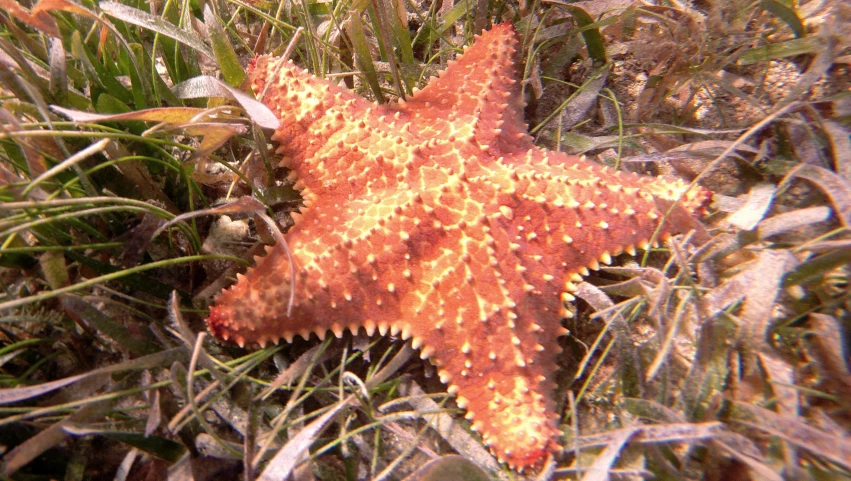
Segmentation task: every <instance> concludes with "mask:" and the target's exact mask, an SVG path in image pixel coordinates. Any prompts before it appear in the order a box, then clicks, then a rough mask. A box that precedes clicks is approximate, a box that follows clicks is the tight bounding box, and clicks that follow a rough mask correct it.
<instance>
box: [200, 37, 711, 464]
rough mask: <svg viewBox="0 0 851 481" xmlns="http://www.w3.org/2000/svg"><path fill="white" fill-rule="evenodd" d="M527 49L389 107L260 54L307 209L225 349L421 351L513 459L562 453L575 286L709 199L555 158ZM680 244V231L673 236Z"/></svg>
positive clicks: (226, 313) (467, 59)
mask: <svg viewBox="0 0 851 481" xmlns="http://www.w3.org/2000/svg"><path fill="white" fill-rule="evenodd" d="M519 48H520V46H519V42H518V39H517V34H516V33H515V31H514V28H513V27H512V26H511V25H508V24H502V25H498V26H495V27H493V29H491V30H490V31H488V32H485V33H484V34H482V35H481V37H479V38H477V39H476V41H475V43H474V44H473V45H472V46H470V47H469V48H466V49H465V51H464V54H463V55H462V56H460V57H459V58H458V59H457V60H456V61H454V62H450V63H449V66H448V68H447V69H446V70H445V71H444V72H442V73H441V74H440V75H439V78H436V79H434V78H433V79H431V81H430V82H429V83H428V85H427V86H426V87H425V88H423V89H422V90H420V91H417V92H415V94H414V95H413V96H412V97H411V98H410V99H409V100H408V101H400V102H399V103H397V104H394V105H386V106H382V105H375V104H373V103H371V102H369V101H367V100H365V99H363V98H361V97H359V96H357V95H355V94H354V93H352V92H350V91H348V90H346V89H343V88H340V87H338V86H336V85H333V84H331V83H330V82H327V81H325V80H322V79H319V78H316V77H314V76H312V75H310V74H309V73H308V72H306V71H305V70H303V69H301V68H299V67H296V66H295V65H293V64H292V63H291V62H285V63H284V64H281V61H279V60H276V59H272V58H268V57H260V58H258V59H257V60H256V62H255V63H254V65H253V73H252V75H253V83H252V88H253V90H254V91H255V92H261V91H263V90H264V89H266V88H268V91H267V94H266V97H265V100H264V102H265V103H266V105H268V106H269V107H270V108H271V109H272V111H273V112H274V113H275V114H276V115H277V116H278V117H279V118H280V120H281V126H280V128H279V129H278V130H277V131H276V132H275V133H274V135H273V137H272V139H273V140H274V141H275V142H276V143H277V144H278V145H279V147H278V150H277V152H278V153H279V154H283V156H284V157H283V161H282V165H284V166H286V167H289V168H290V169H291V171H292V175H293V176H294V178H295V179H296V180H297V182H296V184H295V185H296V187H297V188H298V189H300V190H301V195H302V196H303V199H304V208H303V209H302V211H301V213H300V214H295V215H294V217H295V225H294V226H293V227H292V228H291V229H290V231H289V232H288V233H287V234H286V240H287V243H288V245H289V248H290V249H291V251H292V256H293V259H294V262H295V270H296V273H297V274H296V279H295V286H296V287H295V289H296V292H295V305H294V306H293V310H292V314H291V315H290V316H287V304H288V299H289V293H290V287H289V286H290V280H289V272H290V265H289V262H288V260H287V256H286V254H285V252H284V250H283V248H281V247H280V246H276V247H274V248H267V251H268V253H267V255H266V256H265V257H264V258H260V259H258V260H257V266H256V267H254V268H253V269H251V270H249V272H248V273H247V274H246V275H244V276H238V281H237V283H236V284H235V285H234V286H233V287H231V288H230V289H228V290H225V291H224V292H222V294H221V295H220V296H219V297H218V299H217V300H216V303H215V305H214V306H213V307H212V308H211V310H210V317H209V318H208V319H207V323H208V326H209V329H210V331H211V332H212V333H213V334H214V335H215V336H216V337H218V338H219V339H222V340H229V341H233V342H236V343H238V344H239V345H245V344H259V345H261V346H264V345H266V344H268V343H277V342H279V341H280V340H281V339H283V340H286V341H287V342H289V341H291V340H292V339H293V337H294V336H297V335H300V336H302V337H304V338H307V337H309V336H310V334H311V333H315V334H316V335H318V336H319V337H320V338H324V336H325V334H326V332H327V331H331V332H333V333H334V334H335V335H337V336H341V335H342V333H343V331H344V330H345V329H349V330H351V331H354V332H356V331H357V330H358V329H360V328H364V329H365V331H366V332H367V333H368V334H370V335H372V334H373V333H374V332H375V331H378V332H379V333H381V334H385V333H387V332H391V333H393V334H401V337H402V338H404V339H408V338H411V339H412V344H413V346H414V347H415V348H419V349H421V355H422V357H423V358H428V359H430V360H431V362H433V363H434V364H435V365H436V366H437V367H438V373H439V376H440V379H441V380H442V381H443V382H444V383H447V384H448V385H449V387H448V389H449V391H450V392H452V393H457V403H458V405H459V406H460V407H461V408H465V409H466V411H467V415H466V417H467V418H468V419H470V420H471V421H472V429H474V430H475V431H478V432H479V433H480V434H481V436H482V439H483V441H484V443H485V444H486V445H488V446H489V447H490V448H491V450H492V451H493V452H494V453H495V454H496V455H497V457H498V459H500V460H501V461H503V462H505V463H507V464H508V465H509V466H510V467H512V468H515V469H524V468H529V467H533V466H535V465H536V464H538V463H539V462H540V461H541V460H542V459H544V458H545V457H546V456H547V454H549V453H556V452H558V451H559V450H560V447H559V437H560V434H561V432H560V431H559V429H558V427H557V422H556V419H557V414H556V410H555V406H554V401H553V391H554V389H555V383H554V381H553V379H554V377H555V376H554V375H555V371H556V362H555V357H556V355H557V354H558V353H559V352H560V351H561V349H560V348H559V345H558V343H557V336H560V335H563V334H565V333H566V330H565V329H564V328H563V327H562V326H561V319H562V318H563V317H565V316H569V315H570V312H569V311H568V310H566V309H565V306H564V303H565V302H567V301H569V300H571V299H572V296H571V295H570V292H571V291H572V290H574V289H575V286H574V284H573V282H575V281H577V280H579V279H580V276H581V275H582V274H587V273H588V268H593V269H596V268H598V266H599V262H604V263H609V262H610V261H611V256H612V255H615V254H618V253H620V252H622V251H627V252H630V253H632V252H634V249H635V247H646V244H647V241H648V240H649V239H651V237H652V236H653V234H654V232H655V231H656V230H657V228H658V227H659V224H660V222H662V220H663V216H664V213H665V212H666V211H667V210H668V209H669V207H670V206H672V205H673V203H674V202H679V205H678V206H676V207H674V209H673V211H674V213H679V214H680V215H688V216H689V217H690V216H691V215H692V214H693V213H695V212H699V211H702V209H703V206H704V204H705V202H706V200H707V199H708V195H709V194H708V192H707V191H705V190H703V189H692V190H689V189H688V186H687V185H686V184H684V183H682V182H681V181H667V180H662V179H655V178H645V177H641V176H638V175H634V174H630V173H624V172H619V171H615V170H612V169H609V168H607V167H604V166H600V165H596V164H592V163H590V162H586V161H584V160H582V159H579V158H576V157H570V156H567V155H564V154H562V153H558V152H552V151H547V150H544V149H540V148H538V147H536V146H535V145H534V144H533V141H532V138H531V137H530V136H529V134H528V132H527V128H526V125H525V123H524V120H523V106H524V102H523V99H522V96H521V90H520V84H519V80H518V79H517V63H516V61H517V57H518V50H519ZM673 230H674V227H672V226H671V223H670V222H665V223H663V224H662V227H661V228H660V230H659V232H658V233H659V234H660V235H662V236H663V237H664V236H667V235H669V234H670V233H671V232H672V231H673Z"/></svg>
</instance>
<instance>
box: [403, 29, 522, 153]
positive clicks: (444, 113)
mask: <svg viewBox="0 0 851 481" xmlns="http://www.w3.org/2000/svg"><path fill="white" fill-rule="evenodd" d="M519 49H520V43H519V41H518V39H517V35H516V33H515V31H514V27H513V26H512V25H511V24H508V23H505V24H500V25H496V26H494V27H493V28H492V29H491V30H489V31H486V32H484V33H482V34H481V35H480V36H476V41H475V42H474V43H473V44H472V45H471V46H469V47H465V49H464V53H463V54H462V55H461V56H460V57H458V58H457V59H456V60H454V61H449V66H448V68H447V69H446V70H444V71H442V72H440V73H439V74H438V77H437V78H436V79H432V80H431V81H430V82H429V83H428V85H426V87H425V88H423V89H422V90H420V91H417V92H416V93H415V94H414V95H413V97H411V98H410V99H409V100H408V101H406V102H400V103H399V104H398V105H397V106H396V107H395V108H396V109H397V110H399V111H400V112H404V113H407V114H409V115H410V116H411V117H412V118H413V119H414V121H415V123H416V124H417V125H418V126H419V127H420V128H419V130H418V135H419V136H420V137H423V138H440V139H445V138H447V137H450V136H452V137H454V138H457V139H461V140H463V141H465V142H469V143H470V144H472V145H475V146H477V147H478V148H480V149H482V150H489V149H490V150H492V151H493V152H496V155H501V153H502V152H508V151H513V150H514V149H517V148H522V149H527V148H531V147H532V146H533V141H532V137H531V136H530V135H529V134H528V133H527V131H526V124H525V121H524V120H523V108H524V107H525V102H524V101H523V95H522V91H521V89H520V82H519V81H518V80H517V79H516V78H515V75H506V72H516V71H517V58H518V52H519ZM483 63H487V68H482V64H483Z"/></svg>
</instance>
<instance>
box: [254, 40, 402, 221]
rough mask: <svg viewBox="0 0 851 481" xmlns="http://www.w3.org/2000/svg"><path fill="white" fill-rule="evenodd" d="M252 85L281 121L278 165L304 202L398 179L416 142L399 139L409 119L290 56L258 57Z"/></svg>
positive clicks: (359, 191) (275, 137)
mask: <svg viewBox="0 0 851 481" xmlns="http://www.w3.org/2000/svg"><path fill="white" fill-rule="evenodd" d="M250 71H251V78H252V84H251V88H252V90H253V91H254V92H255V93H257V94H260V93H261V92H263V91H264V90H266V93H265V97H264V103H265V104H266V105H267V106H268V107H269V108H270V109H271V110H272V112H273V113H274V114H275V115H276V116H277V117H279V118H280V119H281V124H280V127H279V128H278V129H277V130H276V131H275V132H274V134H273V135H272V140H273V141H274V142H275V143H276V144H278V148H277V150H276V153H278V154H281V155H283V158H282V160H281V165H282V166H284V167H288V168H290V169H291V178H292V179H295V180H296V184H295V186H296V188H297V189H300V190H301V191H302V192H301V193H302V197H303V198H304V200H305V204H306V205H308V206H309V205H310V204H311V203H312V202H313V201H315V200H316V199H317V198H320V197H322V198H332V199H337V200H338V201H339V202H344V201H345V200H346V199H349V198H353V197H358V196H360V195H362V193H363V192H365V191H368V190H369V189H373V190H375V189H380V188H382V187H383V186H385V185H387V184H389V183H392V182H395V179H396V177H397V175H398V173H399V172H400V171H401V170H402V166H403V165H404V164H405V162H407V161H408V160H409V159H410V158H411V156H413V155H415V154H414V153H413V152H414V150H415V147H414V146H412V145H409V144H408V143H406V142H397V139H398V140H401V139H403V138H405V137H407V136H408V134H407V132H408V131H409V130H410V122H408V121H407V120H406V119H403V118H402V116H401V114H399V113H397V112H394V111H391V110H390V109H388V108H386V107H384V106H377V105H374V104H372V103H370V102H368V101H366V100H365V99H363V98H361V97H359V96H357V95H355V94H354V93H352V92H351V91H349V90H347V89H344V88H341V87H339V86H337V85H334V84H332V83H331V82H328V81H327V80H324V79H320V78H317V77H314V76H313V75H311V74H310V73H309V72H307V71H306V70H304V69H302V68H299V67H297V66H295V65H294V64H293V63H292V62H290V61H283V60H280V59H275V58H271V57H267V56H261V57H258V58H257V59H255V60H254V61H253V62H252V65H251V67H250Z"/></svg>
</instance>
